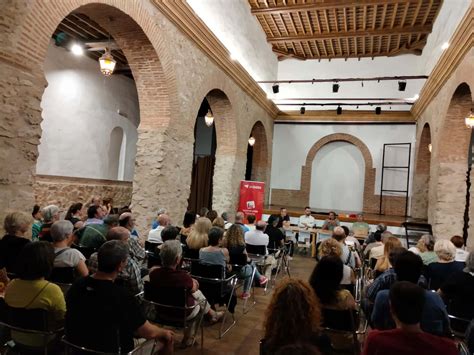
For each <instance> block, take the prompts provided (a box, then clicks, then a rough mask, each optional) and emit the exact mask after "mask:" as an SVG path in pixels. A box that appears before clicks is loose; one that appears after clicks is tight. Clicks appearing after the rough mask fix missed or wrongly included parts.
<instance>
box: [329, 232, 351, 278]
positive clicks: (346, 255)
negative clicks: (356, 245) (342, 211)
mask: <svg viewBox="0 0 474 355" xmlns="http://www.w3.org/2000/svg"><path fill="white" fill-rule="evenodd" d="M332 238H334V239H335V240H336V241H338V242H339V243H340V244H341V248H342V255H341V260H342V262H343V263H344V265H349V266H350V267H351V268H353V269H354V268H355V267H356V258H355V255H354V253H353V252H352V250H350V249H349V247H348V246H347V245H346V244H345V243H344V241H345V239H346V233H345V232H344V229H342V228H341V227H336V228H334V230H333V232H332Z"/></svg>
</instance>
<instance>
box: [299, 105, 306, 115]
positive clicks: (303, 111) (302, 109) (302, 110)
mask: <svg viewBox="0 0 474 355" xmlns="http://www.w3.org/2000/svg"><path fill="white" fill-rule="evenodd" d="M305 112H306V108H305V107H304V106H301V108H300V113H301V114H302V115H304V113H305Z"/></svg>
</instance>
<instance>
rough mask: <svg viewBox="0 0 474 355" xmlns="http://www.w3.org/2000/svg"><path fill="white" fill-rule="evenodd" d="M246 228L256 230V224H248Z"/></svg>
mask: <svg viewBox="0 0 474 355" xmlns="http://www.w3.org/2000/svg"><path fill="white" fill-rule="evenodd" d="M245 226H246V227H247V228H248V229H249V230H251V231H254V230H255V224H246V225H245Z"/></svg>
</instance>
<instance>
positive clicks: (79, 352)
mask: <svg viewBox="0 0 474 355" xmlns="http://www.w3.org/2000/svg"><path fill="white" fill-rule="evenodd" d="M61 341H62V343H63V344H64V345H65V354H67V355H85V354H90V355H93V354H96V355H120V354H118V353H106V352H102V351H97V350H92V349H88V348H85V347H83V346H80V345H76V344H73V343H71V342H70V341H68V340H67V339H66V337H62V339H61ZM163 347H164V344H163V343H161V342H160V341H159V340H157V339H150V340H147V341H145V342H144V343H141V344H140V345H139V346H138V347H136V348H135V349H133V350H132V351H130V352H129V353H127V355H133V354H136V355H143V354H156V353H157V351H158V350H161V349H163Z"/></svg>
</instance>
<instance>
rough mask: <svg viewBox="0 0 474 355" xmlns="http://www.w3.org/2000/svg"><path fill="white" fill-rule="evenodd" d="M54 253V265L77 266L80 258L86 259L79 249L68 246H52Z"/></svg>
mask: <svg viewBox="0 0 474 355" xmlns="http://www.w3.org/2000/svg"><path fill="white" fill-rule="evenodd" d="M61 250H64V251H63V252H61ZM60 252H61V253H60ZM54 254H55V255H57V256H55V258H54V267H77V264H79V262H80V261H81V260H84V261H85V260H86V258H85V257H84V255H82V253H81V252H80V251H79V250H77V249H73V248H68V247H66V248H54Z"/></svg>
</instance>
